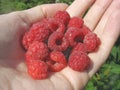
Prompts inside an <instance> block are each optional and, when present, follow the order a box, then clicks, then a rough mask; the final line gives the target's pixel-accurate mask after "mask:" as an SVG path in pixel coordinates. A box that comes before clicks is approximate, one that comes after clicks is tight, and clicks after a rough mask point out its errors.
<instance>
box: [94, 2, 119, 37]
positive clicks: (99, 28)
mask: <svg viewBox="0 0 120 90" xmlns="http://www.w3.org/2000/svg"><path fill="white" fill-rule="evenodd" d="M119 10H120V0H114V1H113V2H112V4H111V5H110V6H109V8H108V10H107V11H106V12H105V14H104V15H103V17H102V18H101V20H100V22H99V23H98V25H97V27H96V28H95V33H97V34H98V36H101V35H102V33H103V31H104V27H105V25H106V23H107V22H108V20H109V18H110V16H111V14H113V13H115V12H118V11H119Z"/></svg>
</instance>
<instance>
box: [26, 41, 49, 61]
mask: <svg viewBox="0 0 120 90" xmlns="http://www.w3.org/2000/svg"><path fill="white" fill-rule="evenodd" d="M48 54H49V50H48V47H47V45H46V44H45V43H43V42H38V41H34V42H33V43H32V44H31V45H30V46H29V49H28V51H27V52H26V55H25V56H26V60H27V61H30V60H44V59H45V58H46V57H47V56H48Z"/></svg>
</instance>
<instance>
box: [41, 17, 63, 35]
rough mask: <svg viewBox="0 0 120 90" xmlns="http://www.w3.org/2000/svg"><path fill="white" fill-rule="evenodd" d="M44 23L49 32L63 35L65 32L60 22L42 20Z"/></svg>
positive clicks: (49, 19) (50, 19)
mask: <svg viewBox="0 0 120 90" xmlns="http://www.w3.org/2000/svg"><path fill="white" fill-rule="evenodd" d="M43 22H44V23H46V25H47V27H48V28H49V29H50V31H51V32H54V31H59V32H62V33H64V32H65V25H64V23H62V22H61V21H60V20H58V19H55V18H48V19H44V20H43Z"/></svg>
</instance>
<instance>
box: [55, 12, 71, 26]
mask: <svg viewBox="0 0 120 90" xmlns="http://www.w3.org/2000/svg"><path fill="white" fill-rule="evenodd" d="M54 18H56V19H59V20H61V21H62V22H63V23H64V24H65V25H67V24H68V22H69V20H70V15H69V14H68V12H66V11H57V12H56V14H55V15H54Z"/></svg>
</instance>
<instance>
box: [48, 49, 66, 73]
mask: <svg viewBox="0 0 120 90" xmlns="http://www.w3.org/2000/svg"><path fill="white" fill-rule="evenodd" d="M47 64H48V66H49V68H50V71H53V72H58V71H60V70H62V69H63V68H64V67H66V66H67V62H66V58H65V56H64V54H63V53H62V52H59V51H52V52H51V53H50V60H48V61H47Z"/></svg>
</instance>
